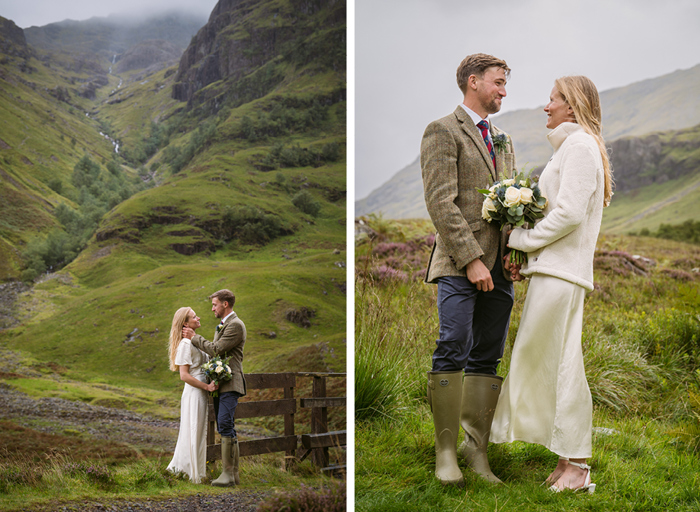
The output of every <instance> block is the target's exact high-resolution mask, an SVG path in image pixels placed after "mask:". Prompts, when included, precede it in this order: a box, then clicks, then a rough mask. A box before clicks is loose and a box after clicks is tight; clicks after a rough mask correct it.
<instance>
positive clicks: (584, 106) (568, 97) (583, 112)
mask: <svg viewBox="0 0 700 512" xmlns="http://www.w3.org/2000/svg"><path fill="white" fill-rule="evenodd" d="M554 86H555V87H556V88H557V91H559V94H561V96H562V98H564V101H565V102H566V103H568V104H569V105H570V106H571V108H572V109H573V111H574V117H575V119H576V123H578V124H580V125H581V127H582V128H583V129H584V130H586V132H588V133H589V134H590V135H592V136H593V138H594V139H595V141H596V143H597V144H598V150H599V151H600V156H601V158H602V159H603V170H604V171H605V192H604V195H603V206H608V205H609V204H610V199H612V195H613V190H612V189H613V178H612V168H611V166H610V159H609V158H608V152H607V150H606V148H605V141H604V140H603V113H602V109H601V107H600V96H599V95H598V89H596V86H595V84H594V83H593V82H592V81H591V79H590V78H587V77H585V76H581V75H579V76H563V77H561V78H557V79H556V80H555V81H554Z"/></svg>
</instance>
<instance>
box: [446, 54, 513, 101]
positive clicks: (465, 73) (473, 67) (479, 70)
mask: <svg viewBox="0 0 700 512" xmlns="http://www.w3.org/2000/svg"><path fill="white" fill-rule="evenodd" d="M494 66H495V67H497V68H503V70H504V71H505V72H506V78H508V77H509V76H510V68H509V67H508V64H506V61H504V60H502V59H498V58H496V57H494V56H493V55H488V54H486V53H475V54H473V55H467V56H466V57H465V58H464V60H463V61H462V62H461V63H460V64H459V67H458V68H457V85H459V89H460V90H461V91H462V92H463V93H464V94H466V93H467V82H468V81H469V77H470V76H472V75H476V76H478V77H479V78H483V76H484V72H485V71H486V70H487V69H488V68H491V67H494Z"/></svg>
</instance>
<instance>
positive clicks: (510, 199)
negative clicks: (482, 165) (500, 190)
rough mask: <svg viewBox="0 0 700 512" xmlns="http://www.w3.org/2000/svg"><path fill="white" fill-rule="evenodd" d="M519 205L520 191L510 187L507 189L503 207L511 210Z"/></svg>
mask: <svg viewBox="0 0 700 512" xmlns="http://www.w3.org/2000/svg"><path fill="white" fill-rule="evenodd" d="M511 181H512V180H511ZM518 204H520V189H517V188H515V187H508V188H507V189H506V196H505V198H504V199H503V205H504V206H505V207H506V208H510V207H511V206H516V205H518Z"/></svg>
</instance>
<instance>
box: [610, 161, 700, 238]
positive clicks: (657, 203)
mask: <svg viewBox="0 0 700 512" xmlns="http://www.w3.org/2000/svg"><path fill="white" fill-rule="evenodd" d="M699 199H700V174H695V175H693V176H692V177H691V178H681V179H676V180H671V181H666V182H664V183H662V184H660V185H647V186H646V187H642V188H638V189H634V190H628V191H624V192H619V193H616V194H615V195H614V196H613V200H612V202H611V203H610V206H609V207H608V208H606V209H605V210H604V212H603V227H602V230H603V231H604V232H607V233H615V234H624V233H629V232H631V231H634V232H638V231H639V230H641V229H649V230H651V231H656V230H657V229H658V228H659V226H660V225H661V224H680V223H682V222H684V221H686V220H696V219H700V201H699Z"/></svg>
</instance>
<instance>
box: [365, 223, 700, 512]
mask: <svg viewBox="0 0 700 512" xmlns="http://www.w3.org/2000/svg"><path fill="white" fill-rule="evenodd" d="M365 220H366V221H367V222H368V225H369V227H370V228H373V229H374V232H375V236H376V238H375V239H374V242H369V238H368V237H362V238H360V239H358V245H357V249H356V254H357V257H358V261H357V263H356V264H357V268H358V279H357V281H356V303H355V308H356V354H355V378H356V381H355V387H356V408H357V409H358V410H362V411H364V414H358V418H359V419H360V421H359V422H358V424H357V425H356V430H355V447H356V453H355V468H356V471H355V482H356V496H355V506H356V510H358V511H391V510H397V511H398V510H426V511H428V510H465V509H468V510H472V509H473V510H518V511H520V510H527V511H545V510H551V511H555V510H601V511H603V510H605V511H607V510H635V511H636V510H639V511H642V510H644V511H647V510H659V511H666V510H688V511H690V510H698V509H700V498H698V495H697V492H696V488H697V485H698V483H699V480H700V477H698V469H700V461H699V459H698V456H697V455H698V449H700V398H699V397H700V320H698V318H697V315H698V312H700V300H698V290H699V287H698V278H697V277H694V278H693V277H692V274H688V275H690V276H691V277H690V279H691V280H690V281H685V280H677V279H674V278H673V277H671V276H674V275H676V276H680V277H679V279H681V278H682V277H683V274H680V273H677V271H680V270H684V269H685V272H686V274H687V273H688V268H689V266H693V265H695V262H696V261H697V259H698V258H700V250H699V249H698V248H697V247H695V246H692V245H688V244H683V243H679V242H673V241H668V240H658V239H654V238H644V237H628V236H618V235H603V236H601V237H600V239H599V240H598V250H599V253H598V257H597V258H598V259H597V260H596V270H595V283H596V290H595V291H594V292H592V293H591V294H589V295H588V296H587V298H586V304H585V309H584V315H585V317H584V332H583V338H582V342H583V350H584V360H585V364H586V373H587V378H588V382H589V386H590V389H591V394H592V396H593V402H594V415H593V425H594V429H595V431H594V438H593V457H592V458H591V459H590V460H589V463H590V464H591V466H592V467H593V473H592V474H593V481H594V482H596V483H597V484H598V488H597V489H596V493H595V494H594V495H593V496H588V495H585V496H584V495H574V494H571V493H564V494H561V495H554V494H552V493H550V492H549V491H548V490H547V489H546V488H545V487H543V486H540V484H541V482H543V481H544V479H545V478H546V477H547V475H548V474H549V473H550V472H551V471H552V469H553V468H554V466H555V465H556V461H557V456H556V455H555V454H552V453H551V452H549V451H548V450H546V449H545V448H543V447H540V446H537V445H532V444H527V443H520V442H518V443H512V444H503V445H494V444H491V445H490V447H489V459H490V462H491V468H492V469H493V471H494V473H495V474H496V475H497V476H499V477H500V478H501V479H502V480H503V481H504V482H505V484H504V485H501V486H493V485H491V484H488V483H486V482H485V481H482V480H480V479H479V478H478V477H477V476H476V475H475V474H474V473H473V472H471V471H470V470H468V469H466V468H465V466H464V465H463V464H462V465H461V467H462V469H463V473H464V476H465V479H466V487H465V488H462V489H459V488H453V487H443V486H442V485H441V484H439V483H438V481H437V480H436V479H435V477H434V475H433V472H434V469H435V467H434V465H435V452H434V429H433V424H432V416H431V413H430V408H429V406H428V404H427V401H426V398H425V386H426V371H428V370H429V369H430V366H431V355H432V351H433V348H434V342H435V338H436V337H437V329H438V322H437V311H436V308H435V293H436V291H435V287H434V286H432V285H426V284H423V283H422V282H420V281H411V280H408V281H406V280H397V279H391V278H388V277H382V276H385V275H386V274H381V273H377V272H375V271H374V269H376V268H377V267H379V266H380V265H388V266H393V267H394V268H395V269H396V270H402V269H403V270H410V269H409V268H407V267H406V265H407V264H408V262H413V263H412V264H413V265H417V266H418V267H420V266H422V265H424V264H425V262H426V260H427V256H428V254H429V253H427V252H426V251H423V252H418V253H416V252H410V251H408V250H407V248H408V247H410V243H411V242H415V241H416V240H419V239H421V237H422V236H423V235H424V234H425V232H426V230H428V229H429V226H428V225H426V224H423V225H421V223H416V222H415V221H387V220H383V219H377V218H374V219H372V218H369V219H365ZM421 227H425V228H426V230H424V231H421ZM383 242H394V243H396V244H398V245H399V247H403V249H400V250H399V249H397V250H396V252H394V253H393V255H392V254H389V253H387V250H386V248H387V245H385V244H384V245H382V243H383ZM401 243H406V245H404V246H401V245H400V244H401ZM414 246H415V245H414ZM402 250H407V251H408V254H407V255H405V256H401V254H403V253H402V252H401V251H402ZM387 254H389V255H387ZM605 255H607V256H605ZM627 255H628V256H627ZM633 255H640V256H643V257H646V258H650V259H652V260H653V264H650V263H646V264H645V265H641V264H640V267H637V268H638V269H639V270H640V272H641V273H640V274H636V273H634V272H632V271H631V270H629V269H628V268H627V267H624V266H615V265H612V264H611V263H610V261H611V260H610V258H613V259H614V258H620V259H624V260H625V261H628V260H627V259H626V258H627V257H629V258H630V259H631V260H634V258H632V256H633ZM415 258H417V259H418V260H420V263H418V264H416V263H415V261H416V259H415ZM635 261H636V260H635ZM695 266H697V265H695ZM642 268H643V269H644V270H641V269H642ZM526 292H527V284H526V283H519V284H516V301H515V306H514V310H513V315H512V319H511V329H510V332H509V334H508V340H507V343H506V351H505V354H504V358H503V362H502V363H501V365H500V366H499V374H500V375H503V376H505V375H506V374H507V372H508V369H509V365H510V354H511V350H512V344H513V341H514V338H515V334H516V332H517V328H518V325H519V319H520V314H521V312H522V304H523V301H524V298H525V295H526Z"/></svg>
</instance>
